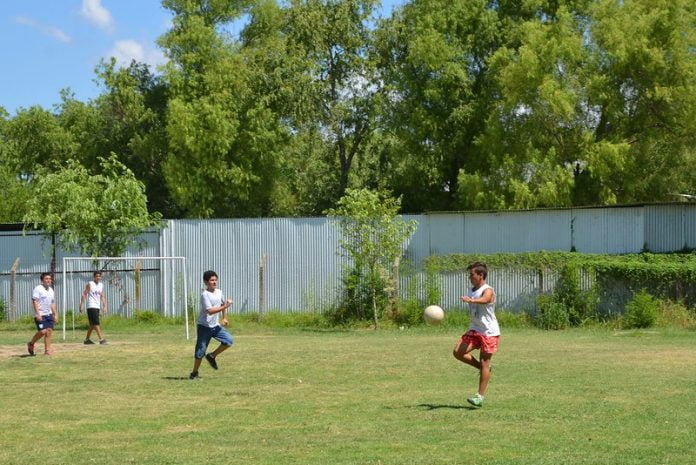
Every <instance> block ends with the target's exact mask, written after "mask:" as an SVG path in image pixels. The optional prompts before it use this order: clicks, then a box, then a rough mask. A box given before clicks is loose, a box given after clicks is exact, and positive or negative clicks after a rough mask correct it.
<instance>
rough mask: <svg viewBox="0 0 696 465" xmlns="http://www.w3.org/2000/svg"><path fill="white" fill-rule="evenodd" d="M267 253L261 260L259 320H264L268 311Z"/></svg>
mask: <svg viewBox="0 0 696 465" xmlns="http://www.w3.org/2000/svg"><path fill="white" fill-rule="evenodd" d="M265 268H266V254H263V255H262V256H261V260H260V261H259V321H263V314H264V313H265V312H266V282H265Z"/></svg>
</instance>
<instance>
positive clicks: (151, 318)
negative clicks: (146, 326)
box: [133, 310, 165, 323]
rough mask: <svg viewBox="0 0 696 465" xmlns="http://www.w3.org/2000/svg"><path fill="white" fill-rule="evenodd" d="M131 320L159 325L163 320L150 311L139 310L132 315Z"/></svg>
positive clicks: (160, 316) (157, 314)
mask: <svg viewBox="0 0 696 465" xmlns="http://www.w3.org/2000/svg"><path fill="white" fill-rule="evenodd" d="M133 319H134V320H135V321H137V322H138V323H161V322H162V321H163V320H164V319H165V318H164V317H163V316H162V315H160V314H159V313H156V312H153V311H151V310H139V311H135V313H133Z"/></svg>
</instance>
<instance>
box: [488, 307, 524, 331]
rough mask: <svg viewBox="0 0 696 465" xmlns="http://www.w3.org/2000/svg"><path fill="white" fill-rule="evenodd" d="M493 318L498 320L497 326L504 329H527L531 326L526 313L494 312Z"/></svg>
mask: <svg viewBox="0 0 696 465" xmlns="http://www.w3.org/2000/svg"><path fill="white" fill-rule="evenodd" d="M495 316H496V318H497V319H498V324H500V327H501V328H502V329H504V328H529V327H530V326H532V321H531V319H530V318H529V315H528V314H527V313H524V312H521V313H512V312H506V311H496V312H495Z"/></svg>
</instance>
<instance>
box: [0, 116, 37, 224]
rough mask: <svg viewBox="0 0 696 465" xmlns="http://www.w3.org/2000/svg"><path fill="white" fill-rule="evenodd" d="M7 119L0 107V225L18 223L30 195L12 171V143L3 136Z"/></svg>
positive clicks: (13, 158)
mask: <svg viewBox="0 0 696 465" xmlns="http://www.w3.org/2000/svg"><path fill="white" fill-rule="evenodd" d="M7 117H8V114H7V112H6V111H5V110H4V109H3V108H2V107H0V199H2V201H1V202H0V223H19V222H21V220H22V217H23V216H24V211H25V205H26V201H27V200H28V198H29V195H30V194H29V189H28V187H27V183H26V182H25V181H23V180H22V179H21V178H20V177H19V176H18V175H17V173H16V171H15V170H14V169H12V166H13V165H14V164H15V163H16V159H15V155H14V144H13V141H11V140H9V139H8V137H7V136H6V134H5V129H6V127H7V124H8V120H7Z"/></svg>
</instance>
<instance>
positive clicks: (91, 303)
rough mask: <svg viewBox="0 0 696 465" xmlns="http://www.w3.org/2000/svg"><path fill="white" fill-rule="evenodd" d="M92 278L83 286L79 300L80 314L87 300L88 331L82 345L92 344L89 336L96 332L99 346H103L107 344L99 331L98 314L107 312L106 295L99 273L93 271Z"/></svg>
mask: <svg viewBox="0 0 696 465" xmlns="http://www.w3.org/2000/svg"><path fill="white" fill-rule="evenodd" d="M93 277H94V279H93V280H92V281H90V282H88V283H87V286H85V290H84V292H83V293H82V298H81V299H80V313H82V312H83V311H84V305H85V300H87V318H88V319H89V329H88V330H87V337H86V338H85V342H84V343H85V344H94V342H92V340H91V339H90V336H91V335H92V331H96V333H97V336H98V337H99V344H101V345H104V344H107V342H106V339H104V333H103V332H102V330H101V325H100V322H99V314H100V313H101V312H102V311H103V312H104V313H106V312H107V311H108V308H107V306H106V294H105V293H104V283H102V274H101V271H95V272H94V274H93Z"/></svg>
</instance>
